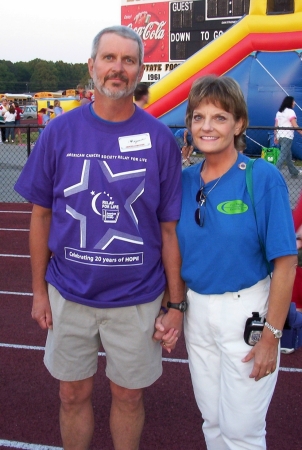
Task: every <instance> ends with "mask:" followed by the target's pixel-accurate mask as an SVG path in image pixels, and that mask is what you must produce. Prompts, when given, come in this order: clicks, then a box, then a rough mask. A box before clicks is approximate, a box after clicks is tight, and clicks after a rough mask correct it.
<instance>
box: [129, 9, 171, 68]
mask: <svg viewBox="0 0 302 450" xmlns="http://www.w3.org/2000/svg"><path fill="white" fill-rule="evenodd" d="M121 22H122V25H126V26H128V27H130V28H132V29H133V30H134V31H136V32H137V33H138V34H139V35H140V37H141V38H142V41H143V43H144V49H145V58H144V62H145V63H148V62H154V61H159V62H161V61H169V36H168V33H169V3H168V2H165V3H148V4H142V5H131V6H130V5H129V6H122V21H121Z"/></svg>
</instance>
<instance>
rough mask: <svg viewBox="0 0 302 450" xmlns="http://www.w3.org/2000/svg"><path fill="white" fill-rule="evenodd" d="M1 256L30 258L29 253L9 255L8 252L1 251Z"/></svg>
mask: <svg viewBox="0 0 302 450" xmlns="http://www.w3.org/2000/svg"><path fill="white" fill-rule="evenodd" d="M0 256H2V257H4V258H5V257H8V258H30V256H29V255H8V254H6V253H0Z"/></svg>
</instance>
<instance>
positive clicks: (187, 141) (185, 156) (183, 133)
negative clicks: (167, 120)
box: [174, 128, 194, 167]
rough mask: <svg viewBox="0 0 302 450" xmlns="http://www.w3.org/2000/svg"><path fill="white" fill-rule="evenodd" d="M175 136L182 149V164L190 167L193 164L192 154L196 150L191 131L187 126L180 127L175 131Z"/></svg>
mask: <svg viewBox="0 0 302 450" xmlns="http://www.w3.org/2000/svg"><path fill="white" fill-rule="evenodd" d="M174 136H175V138H176V141H177V144H178V147H179V148H180V151H181V155H182V165H183V167H188V166H190V165H191V164H192V162H191V159H190V156H191V155H192V153H193V151H194V146H193V140H192V136H191V133H190V132H189V130H188V129H187V128H179V129H178V130H177V131H176V132H175V133H174Z"/></svg>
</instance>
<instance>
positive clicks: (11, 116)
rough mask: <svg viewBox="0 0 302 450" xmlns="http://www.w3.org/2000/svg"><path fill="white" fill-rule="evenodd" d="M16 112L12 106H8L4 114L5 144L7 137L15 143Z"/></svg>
mask: <svg viewBox="0 0 302 450" xmlns="http://www.w3.org/2000/svg"><path fill="white" fill-rule="evenodd" d="M16 115H17V113H16V110H15V107H14V105H13V104H11V105H9V108H8V110H7V111H6V112H5V113H4V120H5V125H6V128H5V142H8V141H9V137H10V138H11V142H12V143H14V142H15V127H14V125H15V120H16Z"/></svg>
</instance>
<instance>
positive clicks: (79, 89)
mask: <svg viewBox="0 0 302 450" xmlns="http://www.w3.org/2000/svg"><path fill="white" fill-rule="evenodd" d="M84 90H85V88H84V86H83V85H82V84H78V85H77V91H78V96H79V100H81V99H82V98H83V97H84V94H83V92H84Z"/></svg>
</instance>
